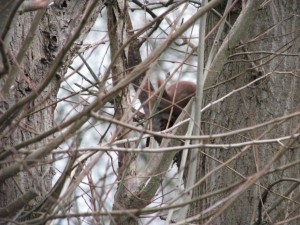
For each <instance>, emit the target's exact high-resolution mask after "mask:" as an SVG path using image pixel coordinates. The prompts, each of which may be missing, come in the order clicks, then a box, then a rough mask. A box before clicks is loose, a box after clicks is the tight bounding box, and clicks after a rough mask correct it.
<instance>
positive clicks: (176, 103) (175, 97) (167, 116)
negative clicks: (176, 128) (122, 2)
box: [150, 78, 196, 144]
mask: <svg viewBox="0 0 300 225" xmlns="http://www.w3.org/2000/svg"><path fill="white" fill-rule="evenodd" d="M162 83H163V82H162V80H161V79H160V78H158V79H157V85H158V88H160V87H161V86H162ZM195 92H196V84H195V83H193V82H191V81H177V82H175V83H173V84H171V85H170V86H168V87H166V88H165V89H164V90H163V93H162V95H161V98H160V99H159V97H160V95H159V94H153V92H150V94H151V96H150V109H151V110H152V108H153V107H154V105H155V103H156V101H159V105H158V106H157V110H156V112H154V115H153V117H152V129H153V131H162V130H165V129H167V128H169V127H171V126H173V125H174V123H175V121H176V119H177V117H178V116H179V115H180V113H181V111H182V109H183V108H184V107H185V106H186V105H187V104H188V103H189V101H190V99H191V98H192V97H193V96H194V94H195ZM151 110H150V111H151ZM155 139H156V141H157V142H158V143H159V144H160V143H161V138H160V137H156V138H155Z"/></svg>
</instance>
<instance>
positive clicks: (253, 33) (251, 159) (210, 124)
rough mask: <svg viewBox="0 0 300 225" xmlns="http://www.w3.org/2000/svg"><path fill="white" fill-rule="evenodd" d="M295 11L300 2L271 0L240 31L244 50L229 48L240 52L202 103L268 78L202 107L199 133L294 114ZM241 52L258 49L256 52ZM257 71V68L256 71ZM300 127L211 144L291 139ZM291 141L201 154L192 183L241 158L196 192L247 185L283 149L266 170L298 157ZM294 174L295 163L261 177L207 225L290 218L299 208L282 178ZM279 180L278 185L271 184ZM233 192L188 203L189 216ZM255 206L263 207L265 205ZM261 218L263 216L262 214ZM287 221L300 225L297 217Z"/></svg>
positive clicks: (299, 171)
mask: <svg viewBox="0 0 300 225" xmlns="http://www.w3.org/2000/svg"><path fill="white" fill-rule="evenodd" d="M299 13H300V4H299V1H297V0H293V1H292V0H291V1H272V3H270V2H269V3H268V4H266V6H265V7H263V8H261V9H260V10H259V12H258V16H257V17H256V18H255V23H254V24H255V26H253V27H251V28H249V27H247V28H246V29H245V32H247V37H246V39H245V40H243V42H244V43H245V47H243V46H242V44H241V45H240V46H238V47H236V48H234V47H235V46H232V49H231V50H232V54H235V53H242V54H240V55H238V56H232V57H230V58H229V61H228V63H227V64H226V66H224V68H223V70H222V73H221V74H220V75H219V77H218V80H217V81H216V84H218V85H217V86H216V87H215V88H213V89H210V90H208V91H207V93H206V101H205V104H204V105H206V104H208V103H209V102H211V101H215V100H217V99H219V98H221V97H223V96H225V95H226V94H228V93H230V92H232V91H234V90H236V89H238V88H240V87H242V86H244V85H246V84H249V83H250V82H252V81H253V80H255V79H257V78H260V77H261V76H265V75H266V74H268V73H269V75H267V76H265V77H264V78H262V79H261V80H259V81H257V82H255V83H253V84H251V85H249V86H248V87H247V88H244V89H242V90H241V91H238V92H236V93H234V94H232V95H231V96H230V97H227V98H225V99H224V100H223V101H221V102H219V103H217V104H215V105H213V106H212V107H210V108H209V109H207V110H206V111H205V112H204V114H203V132H204V134H220V133H224V132H228V131H232V130H238V129H241V128H245V127H250V126H253V125H255V124H260V123H263V122H266V121H271V120H273V119H275V118H278V117H282V116H286V115H289V114H291V113H293V112H295V111H296V110H297V109H299V104H300V89H299V78H298V77H297V76H298V75H299V55H298V54H299V45H300V38H299V34H300V32H299V24H300V19H299V17H298V16H296V15H299ZM245 52H248V53H249V52H252V53H254V52H255V54H247V53H245ZM272 53H274V54H272ZM275 53H277V55H275ZM254 66H258V68H253V67H254ZM234 77H236V78H234ZM232 78H234V79H232ZM298 124H299V119H298V117H295V118H293V119H290V120H286V121H282V123H274V124H271V125H269V126H263V127H261V128H260V129H252V130H250V131H247V132H243V133H238V134H236V135H231V136H229V135H228V136H226V137H223V138H214V139H211V140H210V141H209V143H214V144H229V143H239V142H245V141H250V140H258V139H273V138H278V137H282V136H289V135H292V134H294V132H296V133H298V132H299V129H298V130H296V128H297V126H298ZM288 144H289V143H288V142H279V141H278V142H277V143H272V144H260V145H248V146H245V147H240V148H214V149H213V148H209V149H208V148H207V149H202V150H203V152H202V153H200V154H199V162H201V163H199V165H198V173H197V180H200V179H202V178H203V176H204V175H205V174H208V172H210V171H212V170H213V169H215V168H216V167H218V166H220V165H221V163H220V162H226V161H227V160H229V159H231V158H232V157H235V156H238V157H236V158H235V159H234V160H232V161H231V162H230V163H228V164H227V165H226V166H223V167H222V168H221V169H218V170H217V171H216V172H214V173H212V175H210V176H209V177H208V178H206V179H205V181H204V182H202V183H201V185H200V186H198V188H197V189H196V190H195V193H202V194H203V193H210V192H213V191H216V190H219V189H221V188H225V187H227V186H230V185H232V184H234V183H236V182H238V181H245V180H246V179H247V178H249V177H250V176H252V175H255V174H256V173H257V172H258V171H260V170H261V169H263V168H264V167H265V165H268V163H269V162H270V160H271V159H272V158H273V157H274V156H275V155H276V153H277V152H278V151H280V150H281V149H282V148H283V146H285V145H286V146H287V148H288V149H287V150H286V151H285V152H284V154H283V155H282V157H280V158H279V160H276V161H275V162H274V163H272V164H271V166H270V167H271V169H275V168H278V167H280V166H283V165H286V164H288V163H289V162H294V161H296V160H299V159H300V155H299V147H298V146H297V141H296V143H293V144H292V145H291V146H288ZM208 156H209V157H208ZM299 177H300V165H299V163H298V164H296V165H294V166H291V167H288V168H287V169H285V170H281V171H279V172H274V173H270V174H266V175H264V176H262V177H261V179H259V180H258V181H257V182H256V184H253V185H252V186H250V188H248V189H247V190H245V191H243V192H241V194H240V195H239V196H238V198H237V199H236V200H235V201H234V202H233V204H232V205H230V206H228V207H227V208H226V210H225V212H224V213H222V214H221V215H219V216H216V218H215V219H214V220H212V221H213V222H211V223H210V224H216V225H217V224H231V225H234V224H265V223H264V222H269V223H271V224H274V223H275V222H278V221H281V220H284V219H287V218H290V217H293V216H295V215H296V214H295V213H296V211H297V207H298V208H299V206H297V204H295V203H293V202H292V201H291V200H288V199H283V197H282V196H286V197H289V198H290V199H293V200H294V201H298V202H299V194H298V196H297V192H299V187H298V188H296V189H293V190H291V191H290V192H289V193H288V190H289V189H290V188H291V187H292V186H293V185H294V184H295V183H294V182H291V181H286V180H283V179H284V178H296V179H299ZM277 181H279V182H278V183H274V182H277ZM260 185H261V186H260ZM270 185H271V186H272V185H273V186H272V188H271V190H272V191H273V192H268V195H267V198H266V199H264V198H263V193H264V192H265V188H268V187H269V188H270V187H271V186H270ZM233 190H236V189H234V188H233V189H231V191H227V192H222V193H221V194H218V195H214V196H213V197H210V198H208V199H207V200H206V201H200V202H197V203H195V204H193V206H192V208H191V209H190V214H191V215H197V214H199V213H200V212H203V210H205V209H208V208H209V207H211V206H213V205H214V204H215V203H216V202H218V201H220V200H221V199H223V198H225V197H227V196H228V195H229V194H231V193H233ZM280 195H282V196H280ZM279 200H281V201H282V202H281V204H279V205H278V206H277V207H276V208H275V210H271V207H273V206H274V203H275V202H277V201H279ZM260 202H262V203H263V206H262V207H261V205H260ZM222 205H223V204H222ZM214 212H215V210H213V211H210V213H208V214H205V216H207V218H209V217H210V216H212V215H214ZM266 212H267V214H268V215H267V216H266ZM260 214H263V216H262V217H261V216H260ZM203 218H205V217H203ZM201 221H202V222H203V220H201ZM288 224H299V220H298V221H293V222H290V223H288Z"/></svg>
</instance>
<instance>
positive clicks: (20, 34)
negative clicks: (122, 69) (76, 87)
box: [0, 1, 100, 220]
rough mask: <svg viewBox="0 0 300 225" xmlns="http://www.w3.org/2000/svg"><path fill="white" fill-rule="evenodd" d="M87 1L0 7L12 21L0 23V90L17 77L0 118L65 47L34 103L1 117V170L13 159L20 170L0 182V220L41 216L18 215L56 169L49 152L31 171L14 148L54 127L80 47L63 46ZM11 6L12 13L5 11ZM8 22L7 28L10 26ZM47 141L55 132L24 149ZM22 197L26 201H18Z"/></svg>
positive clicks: (0, 106) (37, 198) (45, 188)
mask: <svg viewBox="0 0 300 225" xmlns="http://www.w3.org/2000/svg"><path fill="white" fill-rule="evenodd" d="M4 2H5V1H4ZM6 2H7V1H6ZM87 2H89V1H71V2H70V1H68V2H67V1H56V4H55V5H53V6H52V7H48V8H47V10H46V9H40V10H39V11H34V12H26V13H23V14H21V15H19V12H17V10H16V9H17V8H13V7H16V5H13V4H10V3H7V4H2V5H1V6H0V11H1V10H2V11H1V13H3V14H2V16H7V15H5V13H11V14H10V15H8V16H7V18H10V19H11V21H9V20H7V21H5V20H3V21H5V22H7V23H6V24H0V25H1V35H2V36H1V38H2V40H3V41H5V42H4V48H3V47H2V48H3V49H4V50H3V51H2V52H1V53H2V54H1V59H2V61H1V63H0V68H1V72H2V73H3V74H1V77H0V78H1V83H0V84H1V87H0V89H1V91H2V90H4V89H5V88H4V87H5V85H7V80H8V79H10V77H12V74H13V73H14V70H15V72H16V73H15V74H16V76H15V77H13V78H15V79H13V80H12V82H13V83H12V84H13V86H12V87H11V88H10V90H9V88H8V89H7V90H8V92H7V93H4V92H1V96H0V97H1V99H0V100H1V102H0V116H1V117H2V116H3V115H4V113H5V111H6V110H8V109H11V108H12V107H13V106H14V105H15V104H18V103H20V102H21V101H23V100H24V99H25V98H26V97H27V96H28V95H30V94H31V93H32V92H36V88H37V87H38V86H39V85H40V84H41V83H42V82H43V80H44V79H45V77H46V75H47V73H48V70H49V68H50V66H51V63H53V61H54V60H55V58H56V56H57V55H58V53H59V52H60V51H69V52H68V53H66V55H65V58H64V61H63V62H61V66H60V67H59V69H57V70H56V71H55V73H54V74H53V76H52V79H51V81H50V82H49V83H48V84H47V86H46V87H45V88H44V89H43V90H42V91H41V93H36V97H35V98H34V99H33V100H32V101H28V102H27V103H26V104H25V105H24V106H23V107H20V108H19V109H17V110H16V116H15V115H13V117H12V119H10V117H7V119H6V118H4V121H5V123H3V124H0V125H1V126H5V125H8V126H6V128H5V129H1V130H0V150H1V151H0V153H1V165H0V166H1V169H3V168H6V167H7V166H8V165H11V163H15V162H19V163H20V164H22V165H23V167H22V172H20V173H19V174H18V175H16V176H14V177H10V178H8V179H6V180H5V181H4V182H2V183H0V218H2V219H3V220H4V218H7V219H8V218H14V219H16V218H18V219H17V220H24V219H29V218H33V217H35V216H39V214H37V215H34V214H31V215H30V216H28V217H26V218H24V217H22V216H23V215H26V213H24V214H22V213H21V214H20V212H24V211H28V210H32V209H33V208H34V206H36V205H37V204H38V203H40V202H41V201H42V200H43V199H44V198H46V195H47V194H48V193H49V191H50V189H51V187H52V177H53V175H54V174H55V171H54V169H53V166H52V161H51V160H52V157H51V155H48V156H46V157H44V158H43V159H41V160H40V161H39V162H34V164H35V165H36V166H35V167H34V168H31V169H29V167H28V166H27V162H26V160H24V159H25V156H24V154H22V153H21V152H20V151H19V150H15V148H14V146H16V145H19V144H21V143H23V142H24V141H28V140H30V139H32V138H34V137H36V136H37V135H40V134H43V133H44V132H45V131H48V130H49V129H50V128H51V127H52V126H53V125H54V109H55V106H56V101H57V99H56V94H57V91H58V88H59V85H60V82H61V77H63V75H64V73H65V72H66V69H67V66H68V65H69V64H70V62H71V61H72V59H73V57H74V54H75V53H76V51H77V49H78V48H77V47H73V48H72V49H71V50H70V49H64V47H65V46H64V44H65V43H66V40H67V39H68V38H69V36H70V34H72V33H71V32H72V31H73V30H74V28H76V26H77V25H78V22H79V21H80V20H81V18H82V16H83V13H82V12H83V11H84V9H85V8H86V5H87ZM74 6H76V7H74ZM1 7H3V8H4V9H5V10H6V11H5V10H4V9H3V8H2V9H1ZM10 7H11V9H12V10H11V11H9V10H8V9H10ZM99 9H100V7H99ZM99 9H98V10H94V13H93V14H92V15H91V16H90V20H89V21H88V22H87V23H86V25H88V26H86V28H85V29H83V30H82V35H81V36H80V37H79V39H78V41H79V42H80V41H82V40H83V38H84V37H85V34H86V33H87V31H88V30H89V28H90V27H91V25H92V24H93V23H94V21H95V18H96V17H97V15H98V12H99ZM9 16H11V17H9ZM2 18H4V17H2ZM12 18H13V19H12ZM9 23H10V26H8V24H9ZM35 23H37V29H36V30H35V31H34V30H32V28H33V27H34V26H35ZM5 26H7V27H8V28H9V31H8V33H5V32H2V31H5V29H3V28H5ZM7 27H6V28H7ZM30 35H31V36H33V39H32V41H31V40H29V39H28V36H30ZM27 44H29V47H28V50H25V52H26V53H25V55H24V57H23V59H21V62H16V61H17V60H19V59H18V56H17V55H18V54H20V52H21V49H22V48H24V46H25V45H27ZM4 52H6V54H4ZM3 59H8V60H9V62H10V64H11V65H10V66H9V67H7V68H6V69H5V65H4V64H5V60H3ZM51 139H53V135H50V136H48V137H46V138H44V139H41V140H39V141H37V142H35V143H34V144H31V145H28V146H26V145H25V148H23V149H22V150H30V149H37V148H39V147H41V146H43V145H45V144H46V143H48V142H49V141H50V140H51ZM7 150H9V151H7ZM7 155H9V156H7ZM31 167H32V166H31ZM2 171H3V170H2ZM21 197H23V200H25V202H22V199H21ZM16 203H20V204H19V205H18V207H14V208H11V207H13V206H16V205H15V204H16ZM20 210H22V211H20ZM27 215H28V214H27Z"/></svg>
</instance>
